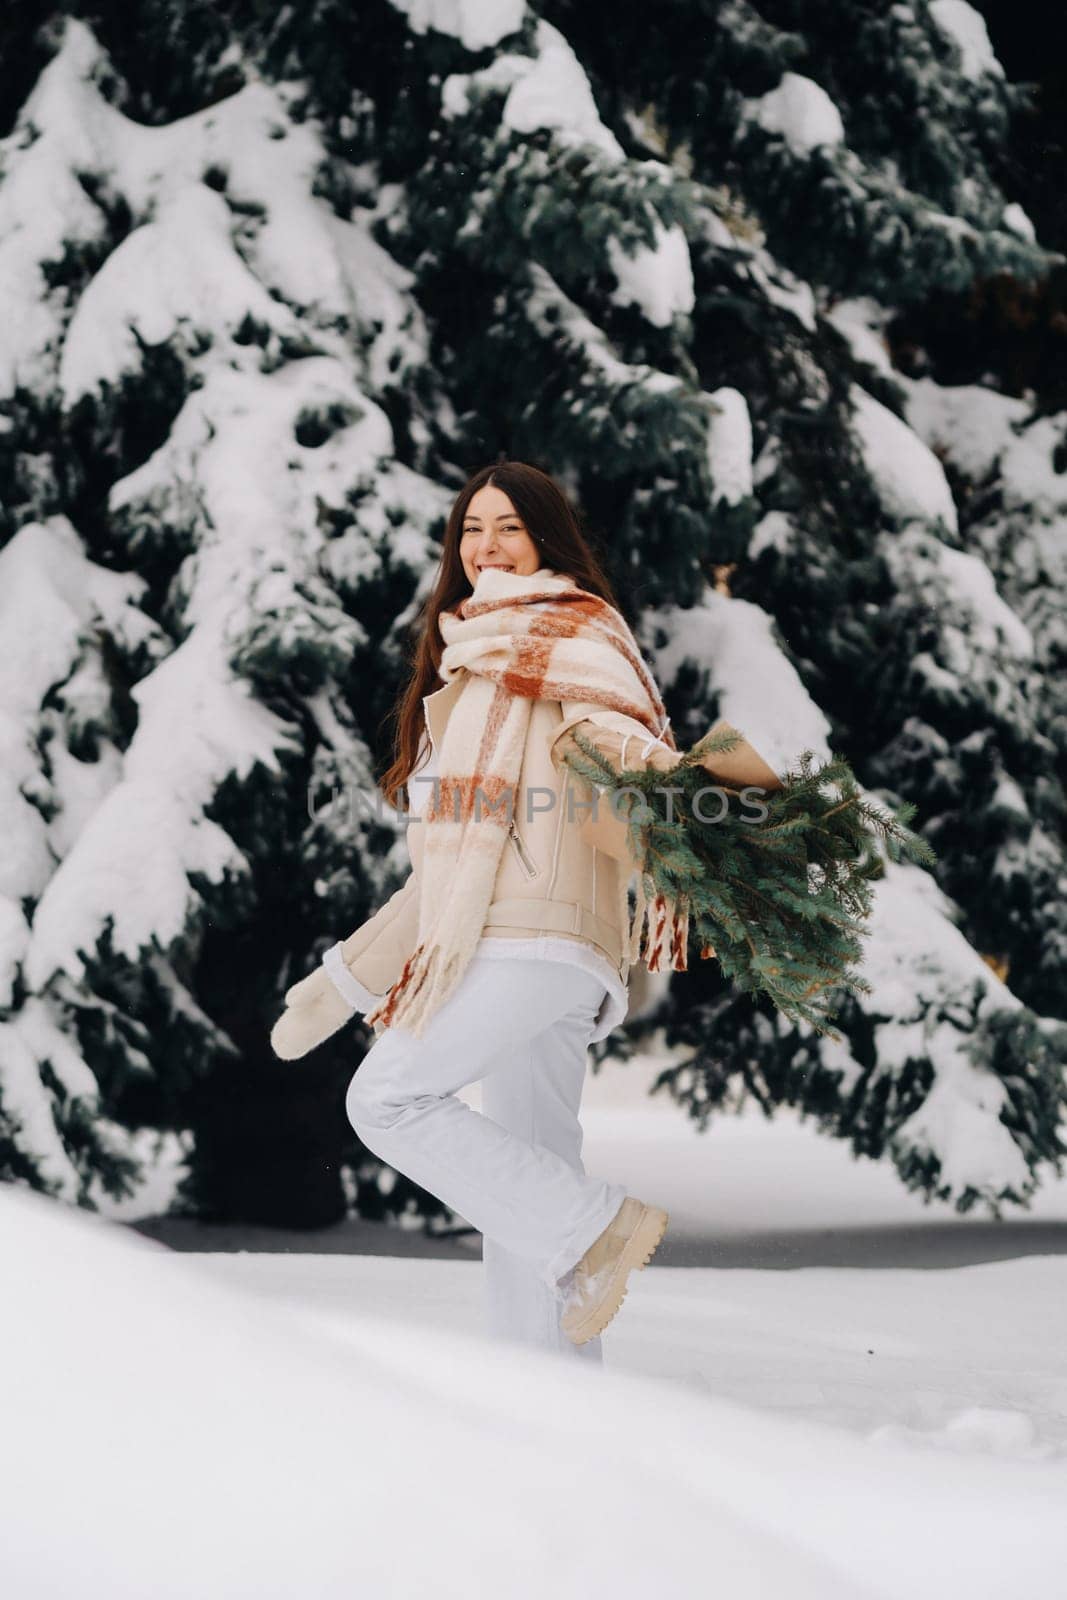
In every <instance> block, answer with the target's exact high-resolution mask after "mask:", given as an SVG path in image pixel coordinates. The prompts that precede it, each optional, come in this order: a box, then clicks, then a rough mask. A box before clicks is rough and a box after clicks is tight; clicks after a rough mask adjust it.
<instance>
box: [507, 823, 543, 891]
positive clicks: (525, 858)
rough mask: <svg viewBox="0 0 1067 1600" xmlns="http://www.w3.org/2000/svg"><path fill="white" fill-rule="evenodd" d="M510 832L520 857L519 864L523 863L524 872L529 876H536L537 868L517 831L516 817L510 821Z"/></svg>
mask: <svg viewBox="0 0 1067 1600" xmlns="http://www.w3.org/2000/svg"><path fill="white" fill-rule="evenodd" d="M508 834H509V836H510V838H511V842H512V844H513V845H514V847H515V854H516V855H517V856H518V858H519V864H520V865H521V867H522V870H523V872H525V874H526V876H527V877H528V878H536V877H537V868H536V867H535V866H534V864H533V862H532V861H531V860H530V857H529V854H528V852H527V850H526V846H525V845H524V844H523V842H522V840H521V839H520V838H519V836H518V833H517V832H516V831H515V821H514V818H513V819H512V820H511V822H509V823H508Z"/></svg>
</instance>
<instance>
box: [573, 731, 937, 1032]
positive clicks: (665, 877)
mask: <svg viewBox="0 0 1067 1600" xmlns="http://www.w3.org/2000/svg"><path fill="white" fill-rule="evenodd" d="M739 741H740V743H741V744H742V745H743V747H744V749H745V750H746V751H748V752H749V753H750V755H751V756H752V757H753V758H754V760H755V763H756V764H757V767H758V768H761V769H762V771H763V772H764V773H766V774H768V776H769V778H771V779H773V785H772V784H771V783H770V782H765V783H763V784H749V785H745V786H739V785H738V780H737V777H736V774H737V772H738V771H742V772H743V770H744V765H743V763H740V764H739V763H738V762H737V760H736V759H734V758H733V757H731V752H732V751H734V749H735V746H737V744H738V742H739ZM573 746H574V747H577V749H575V748H573V747H572V749H571V750H569V751H568V752H567V753H566V754H565V755H564V758H563V759H564V761H565V762H566V764H567V765H568V766H569V767H570V768H571V769H572V770H573V771H574V772H575V773H576V774H577V775H578V776H579V777H581V778H584V779H585V780H586V782H588V783H589V784H591V785H592V786H593V788H594V789H595V790H597V791H599V796H598V801H597V805H598V809H599V807H600V806H602V805H604V803H605V801H606V803H607V804H608V806H609V807H610V810H611V814H612V817H613V818H614V823H613V824H611V826H613V827H614V829H615V831H616V833H617V835H618V840H619V847H618V848H613V847H612V846H611V845H610V844H609V845H608V848H609V849H612V853H613V854H617V855H618V856H619V857H620V859H628V860H629V861H630V863H631V864H632V865H633V866H635V867H636V869H637V871H638V873H639V875H640V879H641V887H642V888H643V890H644V893H645V894H646V896H648V897H649V898H651V896H652V895H654V894H655V893H657V892H658V893H660V894H662V895H664V896H665V897H666V898H667V899H668V900H671V901H673V902H674V904H675V905H676V906H677V907H678V908H679V909H681V908H682V907H683V906H684V907H685V908H686V909H687V910H688V914H689V938H690V942H691V943H695V944H696V945H697V946H698V947H699V953H700V956H701V957H703V958H705V959H706V958H708V957H710V956H717V957H718V960H719V963H720V965H721V967H722V970H723V972H724V973H725V974H726V976H727V977H728V978H730V979H731V980H732V982H733V983H735V984H736V985H737V987H738V988H739V989H741V990H744V991H750V992H755V991H762V992H763V993H764V994H767V995H769V996H770V998H771V999H772V1000H773V1002H774V1004H775V1005H776V1006H777V1007H778V1009H779V1010H780V1011H781V1012H783V1014H784V1015H786V1016H787V1017H789V1018H790V1019H791V1020H793V1021H804V1022H807V1023H809V1024H810V1025H811V1026H812V1027H813V1028H814V1029H815V1030H816V1032H818V1033H821V1034H828V1035H829V1036H830V1037H831V1038H835V1039H836V1038H838V1037H839V1036H838V1035H837V1034H835V1033H834V1032H833V1030H832V1028H831V1027H830V1026H829V1025H828V1024H829V1020H830V1018H831V1017H832V1016H833V1014H834V1013H833V1012H832V1010H831V1008H830V1002H831V1000H832V997H833V992H834V991H835V990H839V991H842V992H843V991H845V990H851V991H853V992H854V993H868V994H869V993H870V992H871V986H870V984H869V983H868V982H867V981H866V979H865V978H863V977H862V976H861V975H860V973H859V972H858V971H857V970H856V967H857V966H858V964H860V963H861V961H862V954H863V952H862V946H861V944H860V940H861V938H862V937H864V936H865V934H866V933H867V928H866V926H865V924H866V921H867V919H868V917H869V915H870V911H871V904H872V898H873V891H872V884H873V883H874V881H875V880H876V879H877V878H879V877H880V876H881V875H882V871H883V865H882V863H883V848H882V847H883V846H884V850H885V852H886V853H888V854H889V856H890V858H891V859H892V860H894V861H898V860H899V859H900V855H901V852H902V851H903V852H904V853H905V854H906V855H908V856H909V857H910V858H911V859H912V860H913V861H916V862H918V863H919V864H920V865H922V866H932V865H933V864H934V863H935V861H936V859H937V858H936V855H935V853H934V851H933V849H932V848H931V847H930V845H929V844H927V842H926V841H925V840H924V839H921V838H920V837H919V836H918V835H917V834H915V833H913V832H912V830H911V829H910V827H909V826H908V824H909V823H910V821H911V820H912V818H913V817H914V815H915V807H914V806H913V805H911V804H910V803H905V804H903V805H901V806H900V807H899V808H898V809H897V810H896V811H891V812H889V813H886V812H884V811H883V810H882V809H881V808H880V807H878V806H877V805H875V804H874V803H873V802H872V801H871V800H870V799H869V798H867V797H865V796H864V795H863V794H862V793H861V792H860V789H859V786H858V784H857V782H856V779H855V776H854V774H853V772H852V770H851V768H850V766H849V764H848V762H847V761H845V760H844V759H843V758H841V757H839V756H831V757H830V759H829V760H826V761H823V762H822V763H821V764H817V763H816V758H815V756H814V754H813V752H812V751H810V750H806V751H805V752H804V753H803V755H802V756H801V757H800V758H799V760H798V762H797V765H796V766H795V768H791V769H790V770H789V771H787V772H786V773H784V774H781V775H778V774H775V773H773V771H772V769H770V768H769V767H767V766H766V763H763V762H762V761H761V758H760V757H758V756H757V755H756V754H755V752H754V751H753V750H752V747H751V746H750V745H748V744H747V742H746V741H744V739H743V736H742V734H741V733H740V732H739V731H738V730H737V729H736V728H733V727H731V726H730V725H729V724H728V723H717V724H716V725H715V726H714V727H713V728H712V729H711V731H710V732H709V733H708V734H706V735H705V737H704V738H703V739H700V740H699V741H698V742H697V743H696V744H695V745H694V746H693V747H692V749H691V750H688V751H686V752H683V753H682V758H681V760H680V762H679V763H678V765H677V766H676V767H674V768H673V769H672V770H671V771H670V772H663V771H657V770H653V769H648V770H635V771H630V770H627V771H622V772H620V771H617V770H616V768H615V767H614V766H613V765H612V763H611V761H609V760H608V758H607V757H606V756H605V755H604V754H603V752H602V751H600V750H598V749H597V748H596V746H595V745H594V744H593V743H592V742H591V741H590V740H588V739H586V738H585V737H584V736H583V735H582V734H581V733H579V732H577V731H575V733H574V738H573ZM578 752H581V754H579V753H578ZM750 770H752V765H751V763H750ZM717 771H718V772H719V773H720V774H722V775H723V776H722V777H721V779H717V777H716V773H717ZM728 774H732V775H728ZM604 837H605V834H604V829H603V827H601V833H600V838H599V839H598V843H600V845H601V848H604V845H603V843H602V842H601V841H602V840H603V839H604Z"/></svg>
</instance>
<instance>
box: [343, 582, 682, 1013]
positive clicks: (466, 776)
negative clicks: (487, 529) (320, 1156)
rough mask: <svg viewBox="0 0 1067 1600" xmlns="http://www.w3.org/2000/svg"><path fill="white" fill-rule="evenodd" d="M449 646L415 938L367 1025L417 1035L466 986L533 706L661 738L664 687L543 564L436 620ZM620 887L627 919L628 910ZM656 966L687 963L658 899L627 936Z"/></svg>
mask: <svg viewBox="0 0 1067 1600" xmlns="http://www.w3.org/2000/svg"><path fill="white" fill-rule="evenodd" d="M440 630H441V637H442V639H443V640H444V644H445V649H444V652H443V654H442V657H441V664H440V667H439V669H438V671H439V676H440V677H441V678H442V679H443V680H444V681H445V682H448V681H449V680H450V679H452V678H453V677H455V676H456V675H457V673H460V672H466V673H467V674H468V675H469V681H468V682H467V683H466V684H465V685H464V689H463V692H462V694H461V695H460V696H459V697H458V698H457V699H456V701H455V702H454V704H453V707H452V712H451V715H450V717H449V719H448V722H447V724H446V726H445V730H444V734H443V736H442V740H441V747H440V752H439V763H440V781H439V783H438V784H437V785H435V788H434V793H433V794H432V795H431V798H430V803H429V805H428V806H427V808H426V811H425V813H424V816H423V823H422V824H421V825H424V826H425V827H426V834H425V842H424V849H423V862H422V868H421V872H420V879H421V881H420V885H419V920H418V942H417V944H416V947H415V949H414V950H413V951H412V953H411V955H410V956H409V957H408V960H407V962H406V963H405V965H404V968H403V970H402V971H401V973H400V976H399V977H398V978H397V980H396V982H395V983H394V984H393V986H392V988H391V989H390V990H389V991H388V993H387V994H386V995H385V996H384V997H383V999H382V1000H381V1001H380V1002H379V1004H378V1006H377V1008H376V1009H375V1010H374V1011H373V1012H370V1013H368V1015H367V1021H368V1022H371V1023H375V1022H378V1023H381V1024H382V1026H384V1027H390V1026H392V1025H394V1024H399V1025H402V1026H403V1027H405V1028H409V1029H410V1030H411V1032H413V1033H414V1034H416V1035H421V1033H422V1032H423V1028H424V1026H425V1024H426V1022H427V1021H428V1019H429V1018H430V1016H431V1015H432V1014H433V1013H434V1012H435V1011H436V1010H437V1008H438V1007H439V1006H440V1005H441V1004H442V1003H443V1002H444V1001H445V1000H446V999H447V998H448V997H449V995H450V994H451V993H452V992H453V990H454V989H455V988H456V986H457V984H458V983H459V981H460V979H461V977H462V976H463V973H464V971H465V969H466V966H467V963H468V961H469V960H470V958H471V956H472V954H473V953H474V948H475V946H476V944H477V942H478V940H479V939H480V938H481V935H482V930H483V928H484V926H485V918H486V913H487V911H488V909H489V906H490V903H491V900H492V894H493V886H494V884H495V881H496V876H497V871H498V868H499V866H500V859H501V854H502V852H503V849H504V842H505V834H506V832H507V828H508V825H509V823H510V821H511V819H512V817H513V815H514V814H515V802H516V800H517V798H518V782H519V774H520V771H521V768H522V759H523V752H524V750H525V746H526V738H527V733H528V730H529V725H530V714H531V711H532V708H533V702H534V701H535V700H564V699H567V700H590V701H593V702H595V703H596V704H597V705H602V706H605V707H607V708H609V709H611V710H613V711H620V712H623V713H624V714H625V715H626V716H629V717H633V718H635V719H636V720H637V721H638V722H640V723H641V724H642V726H643V727H645V728H647V729H648V731H649V733H650V734H654V735H655V734H659V735H660V736H661V737H665V739H666V742H668V743H669V744H670V746H671V748H672V749H675V748H677V747H676V745H675V744H674V740H673V737H672V736H671V735H670V734H669V733H668V732H667V720H668V719H667V717H666V713H665V711H664V707H663V703H662V701H661V699H660V695H659V691H658V689H657V688H656V684H655V681H654V679H653V677H652V675H651V673H650V672H649V670H648V668H647V667H646V665H645V663H644V661H643V659H642V656H641V651H640V649H639V647H638V645H637V642H636V640H635V639H634V636H633V634H632V632H631V631H630V629H629V627H628V626H627V624H626V621H625V619H624V618H623V617H622V616H621V615H620V614H619V612H618V611H617V610H616V609H615V607H614V606H611V605H609V604H608V602H607V601H605V600H602V599H601V598H600V597H599V595H595V594H590V593H589V592H588V591H586V590H584V589H581V588H579V587H578V585H577V583H576V582H575V580H574V579H573V578H571V577H568V576H565V575H563V574H560V573H556V572H554V571H553V570H552V569H551V568H549V567H542V568H540V569H539V570H538V571H537V572H535V573H532V574H530V575H529V576H523V575H521V574H518V573H514V572H503V571H501V570H500V569H496V568H486V569H485V570H484V571H482V572H481V573H479V575H478V581H477V583H476V585H475V588H474V592H473V593H472V594H471V595H470V596H468V597H467V599H465V600H463V601H462V602H461V603H460V604H459V606H458V607H457V608H456V610H455V611H442V612H441V614H440ZM626 890H627V885H626V884H625V883H623V884H622V885H621V900H622V905H623V920H624V921H625V920H626V918H627V917H628V914H629V907H628V900H627V894H626ZM646 922H647V930H648V939H647V941H646V948H645V951H644V953H643V959H644V961H645V964H646V966H647V968H648V970H649V971H650V972H658V971H660V970H661V969H662V968H663V967H664V966H665V965H666V964H667V958H668V957H669V964H670V965H671V966H672V967H673V968H674V969H675V970H677V971H684V970H685V965H686V937H687V930H688V916H687V914H686V911H685V908H684V907H683V908H681V909H680V910H679V909H677V908H675V907H674V906H673V905H672V903H671V902H669V901H667V900H665V899H664V897H663V896H662V895H660V894H658V893H655V894H653V896H652V899H651V901H648V900H647V898H646V895H645V888H644V879H643V875H642V876H641V877H640V880H639V884H638V904H637V911H636V914H635V917H634V924H633V927H632V928H631V929H630V930H629V932H628V936H627V941H626V954H627V961H628V963H629V961H630V960H632V959H634V958H635V957H636V954H637V949H638V947H639V943H640V937H641V932H642V924H644V923H646Z"/></svg>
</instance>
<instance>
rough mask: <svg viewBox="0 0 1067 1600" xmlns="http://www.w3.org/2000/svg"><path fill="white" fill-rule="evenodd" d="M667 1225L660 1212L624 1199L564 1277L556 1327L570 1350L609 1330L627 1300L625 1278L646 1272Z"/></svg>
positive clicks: (630, 1197) (641, 1201) (663, 1212)
mask: <svg viewBox="0 0 1067 1600" xmlns="http://www.w3.org/2000/svg"><path fill="white" fill-rule="evenodd" d="M669 1220H670V1219H669V1217H668V1215H667V1213H666V1211H661V1210H660V1208H659V1207H658V1206H648V1205H646V1204H645V1202H644V1201H643V1200H636V1199H635V1198H634V1197H633V1195H627V1196H626V1199H625V1200H624V1201H623V1203H622V1205H621V1206H620V1207H619V1209H618V1211H617V1212H616V1214H615V1216H614V1217H613V1218H612V1220H611V1221H610V1222H609V1223H608V1225H607V1227H606V1228H605V1229H604V1232H603V1233H602V1234H601V1235H600V1236H599V1238H597V1239H594V1240H593V1243H592V1244H591V1245H590V1246H589V1249H588V1250H587V1251H586V1252H585V1255H584V1256H583V1257H582V1258H581V1260H580V1261H578V1262H576V1264H575V1265H574V1266H573V1267H572V1268H571V1270H570V1271H569V1272H567V1273H565V1274H564V1275H563V1277H562V1278H561V1279H560V1287H561V1289H562V1290H563V1292H564V1296H565V1298H564V1307H563V1314H562V1316H561V1317H560V1326H561V1327H562V1328H563V1331H564V1333H565V1334H566V1335H567V1337H568V1338H569V1339H570V1340H571V1342H572V1343H573V1344H585V1343H586V1341H587V1340H589V1339H592V1338H594V1337H595V1336H596V1335H597V1334H598V1333H600V1332H601V1331H602V1330H603V1329H604V1328H606V1327H607V1325H608V1323H609V1322H610V1321H611V1319H612V1317H613V1316H614V1315H615V1313H616V1311H618V1309H619V1307H620V1306H621V1305H622V1302H623V1300H624V1299H625V1297H626V1288H627V1284H626V1279H627V1275H628V1274H629V1273H630V1272H632V1271H633V1270H634V1269H635V1268H640V1267H647V1265H648V1263H649V1261H651V1259H652V1255H653V1252H654V1251H655V1250H656V1248H657V1246H658V1245H659V1242H660V1240H661V1239H662V1238H663V1235H664V1234H665V1233H666V1231H667V1223H668V1221H669Z"/></svg>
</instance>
